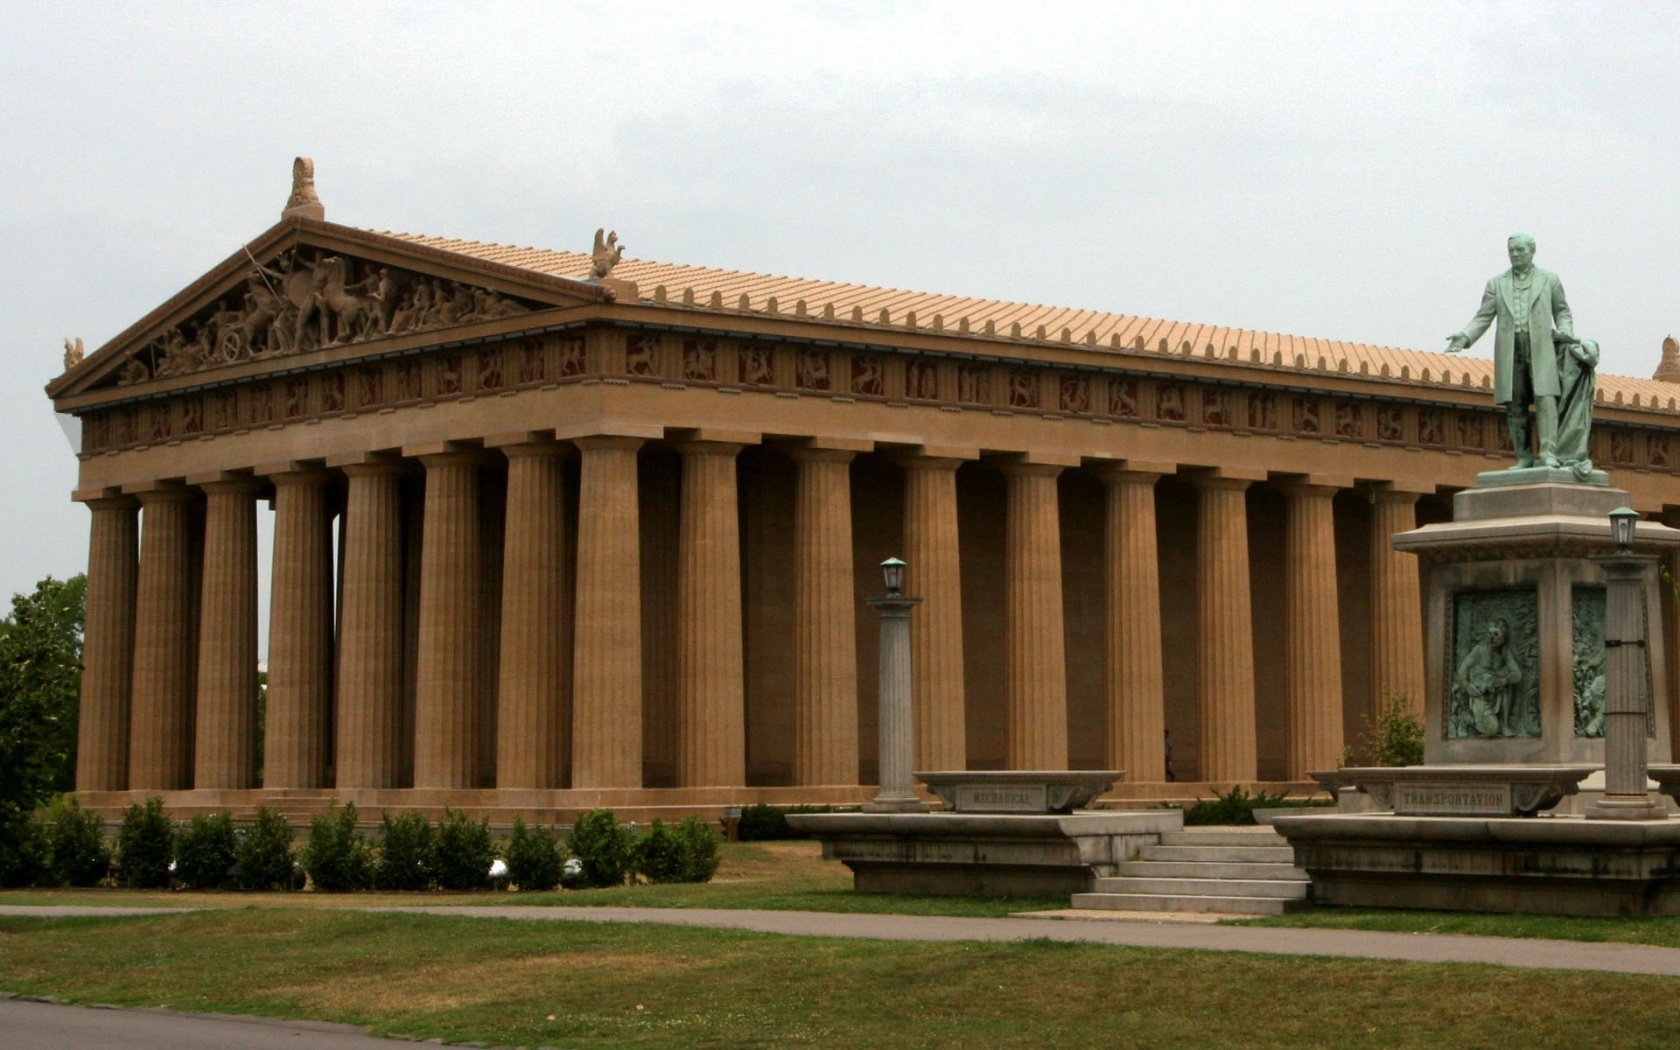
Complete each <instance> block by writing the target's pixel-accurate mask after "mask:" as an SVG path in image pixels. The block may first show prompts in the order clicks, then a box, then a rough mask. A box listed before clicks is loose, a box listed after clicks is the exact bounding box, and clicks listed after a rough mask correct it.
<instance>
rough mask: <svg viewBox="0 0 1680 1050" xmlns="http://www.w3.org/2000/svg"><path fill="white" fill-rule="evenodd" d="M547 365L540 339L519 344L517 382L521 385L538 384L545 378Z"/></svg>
mask: <svg viewBox="0 0 1680 1050" xmlns="http://www.w3.org/2000/svg"><path fill="white" fill-rule="evenodd" d="M546 364H548V360H547V357H546V355H544V353H543V344H542V340H540V339H527V340H525V341H524V342H522V343H520V344H519V381H520V382H521V383H538V382H541V381H542V380H543V379H545V378H547V369H546V368H544V366H545V365H546Z"/></svg>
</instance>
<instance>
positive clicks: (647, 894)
mask: <svg viewBox="0 0 1680 1050" xmlns="http://www.w3.org/2000/svg"><path fill="white" fill-rule="evenodd" d="M720 849H721V852H722V863H721V864H720V865H719V867H718V873H717V876H716V877H715V878H713V879H712V881H711V882H709V883H704V884H690V885H667V886H648V885H639V886H624V887H620V888H618V889H609V890H562V891H558V892H555V893H489V892H483V893H378V892H373V893H194V892H169V891H166V890H109V889H93V890H12V891H6V892H0V904H81V905H94V906H98V905H109V906H115V905H130V906H143V907H182V908H188V907H192V908H216V907H234V908H238V907H248V906H253V905H254V906H259V907H312V908H335V907H336V908H344V907H361V906H366V905H381V904H415V903H425V904H445V905H451V904H453V905H461V906H463V907H471V906H473V905H482V904H537V905H562V906H571V907H579V906H582V907H588V906H591V905H625V906H632V907H643V908H768V909H774V910H778V911H836V912H873V913H889V914H902V915H961V916H981V917H985V916H997V915H1008V914H1010V913H1012V912H1017V911H1036V910H1044V909H1048V908H1065V907H1067V905H1068V901H1067V898H1066V897H1010V898H999V899H990V900H988V899H982V898H975V897H933V896H920V895H912V894H880V893H854V892H852V873H851V872H850V871H848V870H847V869H846V867H845V865H843V864H841V863H840V862H838V861H831V860H823V859H822V847H821V846H820V845H819V844H818V843H816V842H801V841H796V842H726V843H723V844H722V845H721V847H720Z"/></svg>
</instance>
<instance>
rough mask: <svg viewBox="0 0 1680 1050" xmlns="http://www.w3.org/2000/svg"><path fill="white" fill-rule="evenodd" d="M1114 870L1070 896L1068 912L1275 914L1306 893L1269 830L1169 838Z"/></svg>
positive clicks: (1291, 859) (1194, 832) (1305, 882)
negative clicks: (1070, 903) (1115, 871)
mask: <svg viewBox="0 0 1680 1050" xmlns="http://www.w3.org/2000/svg"><path fill="white" fill-rule="evenodd" d="M1117 870H1118V874H1116V875H1114V876H1112V877H1110V878H1103V879H1098V880H1097V881H1096V887H1095V889H1094V890H1093V891H1092V892H1090V893H1076V894H1074V895H1073V902H1072V906H1073V907H1074V908H1076V909H1092V910H1101V911H1194V912H1220V913H1226V914H1232V915H1281V914H1283V913H1284V912H1286V911H1290V910H1293V909H1295V908H1298V907H1300V906H1301V905H1303V904H1304V903H1305V902H1306V900H1307V897H1308V894H1309V893H1310V891H1311V889H1312V882H1311V881H1310V880H1309V879H1308V877H1307V873H1306V872H1305V871H1302V870H1301V869H1300V868H1297V867H1295V855H1294V851H1293V850H1291V849H1290V848H1289V844H1288V843H1287V842H1285V841H1284V839H1283V836H1281V835H1279V834H1278V833H1277V832H1275V831H1273V830H1272V829H1271V828H1269V827H1252V828H1240V827H1222V828H1191V829H1188V830H1185V831H1176V832H1169V833H1167V834H1164V835H1162V836H1161V843H1160V845H1158V846H1145V847H1143V848H1142V849H1141V850H1139V851H1138V854H1137V856H1136V857H1134V858H1133V859H1131V860H1129V861H1126V862H1124V863H1122V864H1121V865H1120V866H1119V868H1118V869H1117Z"/></svg>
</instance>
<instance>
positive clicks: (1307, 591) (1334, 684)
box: [1283, 484, 1342, 780]
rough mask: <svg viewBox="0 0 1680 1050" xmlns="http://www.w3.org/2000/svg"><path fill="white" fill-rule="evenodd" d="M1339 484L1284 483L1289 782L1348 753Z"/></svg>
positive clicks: (1332, 766) (1327, 766) (1331, 765)
mask: <svg viewBox="0 0 1680 1050" xmlns="http://www.w3.org/2000/svg"><path fill="white" fill-rule="evenodd" d="M1336 492H1337V488H1336V487H1335V486H1333V485H1313V484H1302V485H1285V486H1283V494H1284V496H1285V498H1286V499H1287V500H1288V502H1289V511H1288V524H1287V533H1286V536H1285V539H1284V570H1283V571H1284V631H1285V633H1286V636H1287V641H1286V646H1287V649H1286V651H1285V654H1284V690H1285V696H1286V700H1285V712H1286V717H1287V720H1288V721H1287V725H1286V727H1285V731H1284V732H1285V738H1286V740H1287V741H1288V743H1287V745H1286V746H1287V748H1288V752H1287V765H1286V770H1287V772H1286V773H1285V776H1286V777H1287V778H1288V779H1290V780H1306V779H1307V774H1308V773H1311V772H1313V771H1315V770H1321V769H1335V768H1336V766H1337V764H1338V763H1339V762H1340V761H1341V757H1342V635H1341V623H1340V616H1339V610H1340V609H1341V605H1340V604H1339V603H1338V601H1337V599H1336V522H1335V517H1334V515H1333V514H1332V513H1331V501H1332V500H1333V499H1334V497H1335V495H1336Z"/></svg>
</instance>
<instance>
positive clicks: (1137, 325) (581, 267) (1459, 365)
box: [377, 230, 1680, 411]
mask: <svg viewBox="0 0 1680 1050" xmlns="http://www.w3.org/2000/svg"><path fill="white" fill-rule="evenodd" d="M377 232H378V233H380V234H381V235H382V236H387V237H395V238H397V239H400V240H405V241H409V242H411V243H414V244H423V245H426V246H428V247H431V248H436V249H439V250H442V251H448V252H456V253H459V254H462V255H469V256H472V257H474V258H478V259H487V260H490V261H492V262H498V263H502V264H504V265H507V266H514V267H518V268H520V269H525V270H532V271H535V272H537V273H545V274H552V275H554V276H558V277H570V278H574V279H578V280H583V279H586V278H588V277H589V275H590V257H589V256H588V255H587V254H585V253H583V252H566V251H554V250H552V249H547V248H521V247H516V246H513V245H506V244H489V243H486V242H483V241H467V240H459V239H456V238H451V237H431V236H426V235H424V234H410V233H393V232H390V231H383V230H382V231H377ZM613 277H615V278H618V279H622V280H626V281H633V282H635V283H636V285H637V288H638V291H639V293H640V295H641V297H642V299H643V300H653V299H655V296H656V290H657V289H658V288H660V287H661V286H662V287H663V288H664V289H665V297H666V299H667V300H668V301H671V302H689V301H692V302H693V303H694V304H696V305H698V306H706V305H708V304H710V305H713V306H716V307H721V308H725V309H730V310H740V309H743V308H745V309H747V310H750V311H756V312H768V311H769V310H770V308H771V301H772V300H774V303H775V305H774V309H775V312H778V313H781V314H783V315H788V314H795V313H798V312H801V311H800V310H799V306H800V304H803V308H804V309H803V312H804V313H806V314H809V315H810V316H814V317H824V316H830V315H829V313H828V311H829V310H832V316H833V317H835V318H838V319H842V320H854V321H863V322H867V323H871V324H880V325H882V326H884V327H894V328H900V329H902V328H908V327H911V326H912V325H913V326H914V327H916V328H918V329H921V330H923V331H940V330H942V331H945V332H956V331H959V330H966V331H970V332H974V333H982V332H985V333H987V334H989V335H995V336H996V337H1000V338H1015V339H1019V340H1021V341H1023V342H1028V343H1034V342H1036V343H1043V342H1052V343H1066V342H1072V343H1082V344H1086V345H1089V346H1094V347H1097V348H1099V349H1101V348H1111V349H1120V348H1124V349H1127V350H1142V351H1152V352H1155V353H1163V354H1172V355H1175V356H1182V355H1186V354H1188V355H1189V356H1194V357H1197V358H1215V359H1226V360H1232V359H1234V360H1237V361H1242V362H1256V361H1257V362H1259V363H1261V364H1275V365H1281V366H1284V367H1288V368H1305V369H1309V370H1316V371H1327V372H1345V373H1354V374H1359V373H1360V372H1361V369H1362V367H1363V369H1364V371H1365V372H1367V373H1368V374H1370V375H1372V376H1387V377H1389V378H1391V379H1396V380H1404V379H1409V380H1411V381H1412V382H1429V383H1432V384H1440V383H1442V382H1443V377H1445V379H1446V381H1449V382H1450V383H1451V385H1453V386H1462V385H1467V386H1472V387H1478V388H1480V387H1482V386H1484V385H1486V386H1491V385H1492V382H1493V362H1492V361H1490V360H1488V359H1487V358H1484V357H1469V356H1464V355H1456V354H1444V353H1431V352H1426V351H1421V350H1403V349H1398V348H1395V347H1387V346H1373V345H1371V344H1369V343H1350V342H1344V341H1341V340H1335V339H1318V338H1314V337H1311V336H1299V335H1282V334H1279V333H1275V332H1256V331H1250V330H1247V329H1241V328H1225V327H1220V326H1217V325H1204V324H1195V323H1193V322H1186V321H1164V320H1159V319H1156V318H1150V317H1135V316H1132V315H1130V314H1113V313H1104V312H1102V311H1099V310H1078V309H1072V308H1069V307H1059V306H1041V305H1035V304H1030V303H1011V302H1003V301H999V300H995V299H975V298H969V297H964V296H960V295H937V294H932V293H928V292H908V291H903V290H901V289H895V288H876V287H872V286H870V285H862V284H844V283H839V282H835V281H820V280H813V279H810V278H804V277H777V276H772V275H769V274H761V273H749V272H744V271H740V270H720V269H714V268H712V267H707V266H686V265H682V264H679V263H662V262H652V261H649V260H645V259H624V260H622V261H621V262H619V264H618V265H617V266H616V267H614V269H613ZM690 289H692V297H690V296H688V295H686V294H685V291H686V290H690ZM743 297H745V299H744V300H743ZM965 322H966V329H965V328H964V327H963V326H964V324H965ZM988 325H990V326H991V328H990V331H988V330H987V326H988ZM1017 326H1018V327H1017ZM1466 380H1468V381H1467V382H1466ZM1598 394H1599V398H1600V400H1601V401H1606V402H1612V403H1614V402H1616V400H1617V398H1618V397H1620V398H1621V399H1622V402H1623V403H1624V404H1626V405H1629V406H1634V405H1637V406H1640V407H1659V408H1661V409H1663V410H1667V411H1675V410H1677V409H1680V405H1677V400H1676V399H1677V398H1680V387H1676V386H1675V384H1672V383H1666V382H1659V381H1657V380H1654V379H1634V378H1630V377H1627V376H1612V375H1608V374H1601V375H1600V376H1599V383H1598Z"/></svg>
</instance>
